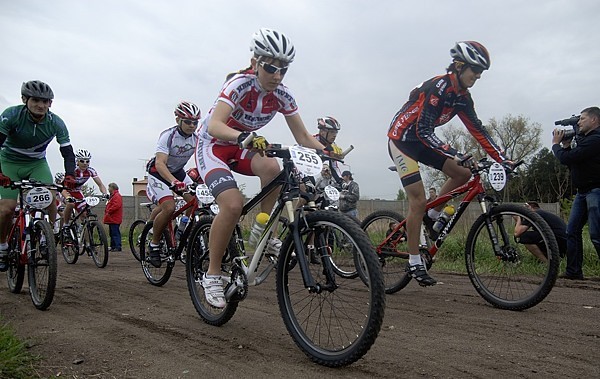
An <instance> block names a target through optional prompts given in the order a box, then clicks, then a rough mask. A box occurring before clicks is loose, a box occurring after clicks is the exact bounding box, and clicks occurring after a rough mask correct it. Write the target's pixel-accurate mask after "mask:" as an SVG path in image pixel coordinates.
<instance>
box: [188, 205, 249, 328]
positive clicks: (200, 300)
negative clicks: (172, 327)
mask: <svg viewBox="0 0 600 379" xmlns="http://www.w3.org/2000/svg"><path fill="white" fill-rule="evenodd" d="M213 219H214V217H213V216H201V217H200V220H199V222H197V223H196V225H194V229H192V232H191V234H190V238H189V239H188V249H187V258H186V269H185V276H186V281H187V287H188V292H189V293H190V298H191V299H192V304H194V308H195V309H196V312H197V313H198V315H199V316H200V318H202V320H204V322H206V323H207V324H209V325H214V326H221V325H223V324H225V323H226V322H227V321H229V320H230V319H231V318H232V317H233V315H234V314H235V311H236V310H237V307H238V304H239V302H238V301H239V300H234V301H229V302H228V303H227V305H226V306H225V308H215V307H213V306H212V305H210V304H209V303H208V302H207V301H206V296H205V295H204V287H202V278H203V277H204V274H205V273H206V271H207V270H208V264H209V262H210V257H209V253H208V237H209V235H210V228H211V225H212V222H213ZM236 230H237V229H236ZM236 234H237V232H236V233H234V234H233V236H232V237H231V238H232V240H231V241H230V242H229V246H228V248H227V251H226V252H225V257H224V258H223V267H222V271H223V272H224V273H229V274H230V275H231V274H232V266H231V264H230V263H231V257H234V256H237V255H239V249H238V248H237V245H236V243H235V238H236ZM224 275H225V274H224ZM238 278H239V277H238ZM225 284H226V283H225ZM246 290H247V287H246Z"/></svg>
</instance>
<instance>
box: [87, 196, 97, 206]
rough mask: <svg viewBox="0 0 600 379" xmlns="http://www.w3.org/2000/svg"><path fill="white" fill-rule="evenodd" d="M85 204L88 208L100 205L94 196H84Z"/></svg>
mask: <svg viewBox="0 0 600 379" xmlns="http://www.w3.org/2000/svg"><path fill="white" fill-rule="evenodd" d="M85 202H86V203H87V204H88V205H89V206H90V207H95V206H96V205H98V203H100V198H98V197H96V196H86V197H85Z"/></svg>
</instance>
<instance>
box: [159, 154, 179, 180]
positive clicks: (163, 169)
mask: <svg viewBox="0 0 600 379" xmlns="http://www.w3.org/2000/svg"><path fill="white" fill-rule="evenodd" d="M167 159H169V156H168V155H167V154H165V153H156V160H155V161H154V167H156V171H158V173H159V174H160V176H162V177H163V178H164V179H166V180H167V181H169V183H173V181H175V180H177V178H176V177H174V176H173V174H171V172H170V171H169V169H168V168H167Z"/></svg>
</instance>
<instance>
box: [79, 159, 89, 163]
mask: <svg viewBox="0 0 600 379" xmlns="http://www.w3.org/2000/svg"><path fill="white" fill-rule="evenodd" d="M79 163H90V160H89V159H80V160H79Z"/></svg>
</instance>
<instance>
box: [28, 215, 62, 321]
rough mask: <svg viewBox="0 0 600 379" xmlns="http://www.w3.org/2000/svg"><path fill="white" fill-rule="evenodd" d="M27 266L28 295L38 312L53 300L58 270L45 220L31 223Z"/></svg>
mask: <svg viewBox="0 0 600 379" xmlns="http://www.w3.org/2000/svg"><path fill="white" fill-rule="evenodd" d="M32 229H33V230H32V231H31V239H30V242H29V243H30V246H29V248H30V249H31V250H30V255H29V262H28V266H27V274H28V279H29V294H30V295H31V301H32V302H33V305H34V306H35V307H36V308H37V309H39V310H45V309H47V308H48V307H49V306H50V304H51V303H52V300H53V298H54V290H55V288H56V277H57V270H58V267H57V266H58V263H57V252H56V244H55V243H54V233H53V231H52V227H51V226H50V224H49V223H48V222H47V221H45V220H36V221H34V223H33V228H32Z"/></svg>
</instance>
